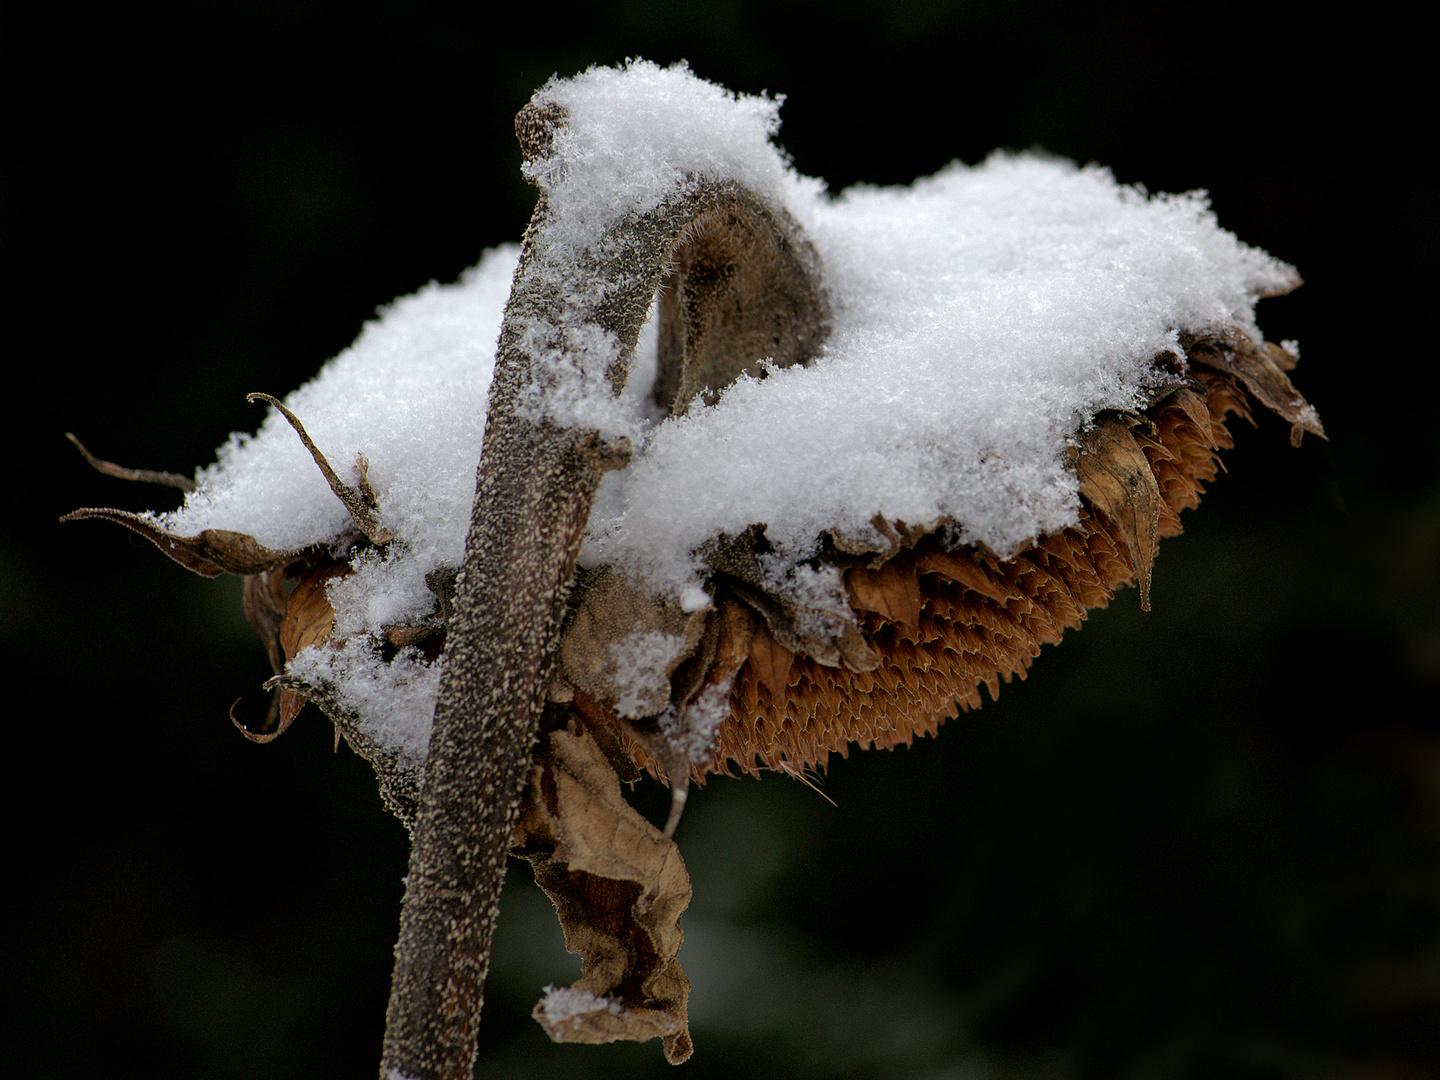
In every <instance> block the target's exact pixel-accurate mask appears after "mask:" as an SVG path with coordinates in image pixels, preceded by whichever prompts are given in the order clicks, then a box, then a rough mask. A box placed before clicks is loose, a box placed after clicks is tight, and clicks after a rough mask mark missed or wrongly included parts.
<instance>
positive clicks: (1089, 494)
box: [1075, 414, 1161, 611]
mask: <svg viewBox="0 0 1440 1080" xmlns="http://www.w3.org/2000/svg"><path fill="white" fill-rule="evenodd" d="M1079 443H1080V445H1079V452H1078V453H1077V454H1076V455H1075V475H1076V476H1077V477H1078V478H1079V480H1080V494H1081V495H1082V496H1083V497H1084V498H1085V500H1086V501H1087V502H1088V503H1089V504H1090V505H1091V506H1093V507H1095V508H1096V509H1097V510H1099V511H1100V512H1101V513H1102V514H1104V515H1105V516H1106V517H1107V518H1108V519H1109V520H1110V522H1111V523H1112V524H1113V525H1114V526H1115V527H1116V529H1117V530H1118V532H1119V535H1120V539H1121V540H1122V541H1123V542H1124V544H1125V547H1126V550H1127V551H1128V552H1129V555H1130V567H1131V569H1132V570H1134V571H1135V577H1136V579H1137V580H1138V582H1139V585H1140V607H1141V608H1142V609H1143V610H1145V611H1149V610H1150V567H1151V565H1152V564H1153V563H1154V561H1155V549H1156V545H1157V543H1158V537H1157V529H1158V528H1159V523H1160V506H1161V498H1160V488H1159V486H1158V485H1157V484H1156V483H1155V474H1154V473H1153V472H1152V471H1151V470H1150V463H1149V461H1147V460H1146V457H1145V454H1144V451H1142V450H1141V449H1140V447H1139V445H1138V444H1137V443H1136V442H1135V439H1134V437H1133V436H1132V435H1131V434H1130V425H1129V424H1128V423H1127V422H1126V421H1125V419H1123V418H1122V417H1120V416H1118V415H1115V414H1109V415H1108V416H1107V417H1105V418H1104V419H1102V420H1099V421H1098V422H1097V423H1096V424H1095V426H1094V427H1093V428H1091V429H1090V430H1089V431H1088V432H1086V433H1085V434H1084V435H1082V436H1081V437H1080V440H1079Z"/></svg>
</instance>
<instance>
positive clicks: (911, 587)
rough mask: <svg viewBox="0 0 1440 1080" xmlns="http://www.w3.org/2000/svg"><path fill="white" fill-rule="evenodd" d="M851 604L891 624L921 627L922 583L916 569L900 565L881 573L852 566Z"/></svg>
mask: <svg viewBox="0 0 1440 1080" xmlns="http://www.w3.org/2000/svg"><path fill="white" fill-rule="evenodd" d="M845 584H846V585H848V586H849V587H850V603H851V604H852V605H853V606H855V607H857V608H859V609H860V610H861V611H873V612H875V613H876V614H877V615H883V616H884V617H885V618H886V619H889V620H890V621H891V622H898V623H903V624H904V625H905V626H911V627H915V626H919V625H920V582H919V581H918V580H917V579H916V577H915V567H914V565H913V564H912V565H908V566H904V567H902V566H901V564H900V563H899V562H897V561H893V560H892V561H891V562H888V563H886V564H885V565H884V566H882V567H880V568H879V569H871V568H870V567H868V566H852V567H850V569H849V570H847V571H846V572H845Z"/></svg>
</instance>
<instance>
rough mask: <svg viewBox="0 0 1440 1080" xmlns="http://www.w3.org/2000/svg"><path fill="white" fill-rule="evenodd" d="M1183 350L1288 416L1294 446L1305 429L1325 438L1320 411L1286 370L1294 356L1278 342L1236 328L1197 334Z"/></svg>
mask: <svg viewBox="0 0 1440 1080" xmlns="http://www.w3.org/2000/svg"><path fill="white" fill-rule="evenodd" d="M1186 353H1187V355H1188V357H1189V359H1190V362H1191V363H1192V364H1201V365H1204V366H1206V367H1211V368H1214V369H1215V370H1216V371H1223V372H1225V373H1226V374H1227V375H1233V376H1235V377H1236V378H1238V379H1239V380H1240V382H1241V383H1243V384H1244V386H1245V389H1246V390H1248V391H1249V392H1250V393H1251V394H1252V395H1254V397H1255V400H1257V401H1259V402H1260V403H1261V404H1262V405H1264V406H1265V407H1266V408H1267V409H1269V410H1270V411H1271V412H1273V413H1275V414H1277V415H1278V416H1281V417H1284V418H1285V419H1286V420H1289V421H1290V442H1291V444H1292V445H1293V446H1299V445H1300V440H1301V439H1302V438H1303V437H1304V436H1305V433H1306V432H1309V433H1310V434H1311V435H1318V436H1320V438H1322V439H1323V438H1325V430H1324V428H1322V427H1321V426H1320V417H1319V415H1318V414H1317V413H1316V412H1315V409H1314V407H1313V406H1312V405H1311V404H1310V403H1309V402H1307V401H1306V400H1305V399H1304V398H1303V397H1301V396H1300V393H1299V391H1297V390H1296V389H1295V386H1294V384H1293V383H1291V382H1290V378H1289V376H1288V375H1286V374H1285V372H1287V371H1290V370H1292V369H1293V368H1294V367H1295V364H1296V358H1295V357H1294V356H1292V355H1291V354H1290V353H1288V352H1286V351H1285V350H1284V349H1282V348H1281V347H1280V346H1279V345H1276V344H1274V343H1273V342H1269V341H1262V342H1261V343H1260V344H1259V345H1257V344H1255V342H1253V341H1251V340H1250V338H1249V337H1247V336H1246V335H1244V334H1242V333H1240V332H1239V331H1235V332H1233V333H1230V334H1227V335H1223V336H1211V337H1204V338H1199V339H1197V340H1195V341H1193V342H1191V343H1190V344H1189V345H1188V347H1187V349H1186Z"/></svg>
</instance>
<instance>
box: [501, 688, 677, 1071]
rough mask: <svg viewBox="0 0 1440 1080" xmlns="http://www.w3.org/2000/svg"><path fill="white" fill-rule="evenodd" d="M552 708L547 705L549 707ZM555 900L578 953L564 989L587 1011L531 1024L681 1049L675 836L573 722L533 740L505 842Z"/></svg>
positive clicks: (560, 1034)
mask: <svg viewBox="0 0 1440 1080" xmlns="http://www.w3.org/2000/svg"><path fill="white" fill-rule="evenodd" d="M552 713H553V710H552ZM512 850H513V852H514V854H516V855H519V856H521V857H523V858H525V859H527V860H529V862H530V864H531V866H532V867H533V868H534V871H535V881H536V883H537V884H538V885H539V886H540V887H541V888H542V889H544V890H545V892H546V894H547V895H548V896H549V897H550V899H551V900H552V901H553V902H554V904H555V910H556V913H557V914H558V916H559V918H560V925H561V927H562V929H563V930H564V933H565V947H566V948H567V949H568V950H569V951H570V952H573V953H578V954H579V955H580V957H581V976H580V978H579V979H578V980H576V982H575V983H574V984H572V986H571V990H573V991H579V992H582V993H583V994H589V995H593V997H594V998H595V999H596V1007H595V1008H594V1009H592V1010H588V1011H585V1010H582V1011H579V1012H576V1011H574V1010H565V1011H564V1014H563V1015H561V1014H559V1012H558V1011H556V1010H547V1008H546V1002H545V1001H542V1002H541V1003H540V1004H539V1005H537V1006H536V1008H535V1011H534V1014H533V1015H534V1017H535V1019H536V1020H537V1021H538V1022H539V1023H540V1024H541V1026H542V1027H544V1028H545V1030H546V1032H547V1033H548V1034H549V1035H550V1037H551V1038H552V1039H554V1040H555V1041H556V1042H584V1043H601V1042H614V1041H616V1040H621V1039H624V1040H638V1041H643V1040H647V1039H652V1038H657V1037H658V1038H660V1039H662V1040H663V1047H664V1051H665V1057H666V1060H668V1061H669V1062H671V1063H672V1064H678V1063H680V1062H682V1061H684V1060H685V1059H686V1058H688V1057H689V1056H690V1051H691V1043H690V1033H689V1023H688V1018H687V1014H686V1003H687V1001H688V999H689V994H690V980H689V978H688V977H687V976H686V975H685V972H684V971H683V970H682V969H681V967H680V964H679V961H678V960H677V959H676V956H677V954H678V953H679V950H680V944H681V942H682V940H683V939H684V935H683V934H682V933H681V930H680V925H679V920H680V915H681V913H682V912H683V911H684V910H685V908H686V907H687V906H688V905H689V903H690V877H689V874H688V873H686V870H685V864H684V862H683V860H682V859H681V858H680V852H679V849H678V848H677V847H676V846H675V843H674V841H672V840H670V839H669V838H668V837H666V836H664V835H663V834H662V833H661V832H660V831H659V830H658V829H656V828H655V827H654V826H653V825H651V824H650V823H649V822H647V821H646V820H645V819H644V818H642V817H641V816H640V815H639V814H638V813H636V811H635V810H634V809H633V808H632V807H631V806H630V805H629V804H628V803H627V802H626V801H625V800H624V798H623V797H622V796H621V794H620V781H619V779H618V777H617V776H616V774H615V770H614V768H613V767H612V766H611V763H610V761H609V760H608V758H607V757H606V754H605V753H604V751H603V750H602V749H601V747H600V744H599V743H598V742H597V741H596V739H595V737H594V736H593V735H592V734H591V733H590V732H589V731H588V730H586V728H585V727H584V726H583V725H582V724H580V723H579V722H578V721H577V720H574V719H572V720H571V721H570V723H569V724H568V726H564V727H559V728H555V729H553V730H551V731H549V732H548V733H546V734H545V735H543V736H542V740H541V744H540V746H539V748H538V749H537V752H536V755H535V759H534V765H533V766H532V769H531V781H530V786H529V789H528V792H527V795H526V802H525V805H524V807H523V808H522V810H521V816H520V821H519V823H518V825H517V828H516V832H515V836H514V843H513V848H512Z"/></svg>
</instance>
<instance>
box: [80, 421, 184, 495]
mask: <svg viewBox="0 0 1440 1080" xmlns="http://www.w3.org/2000/svg"><path fill="white" fill-rule="evenodd" d="M65 438H67V439H69V440H70V441H71V442H72V443H74V444H75V449H76V450H79V451H80V453H81V454H82V455H84V457H85V460H86V461H88V462H89V463H90V467H91V468H92V469H94V470H95V471H96V472H102V473H104V474H105V475H106V476H114V477H116V478H117V479H120V480H135V481H138V482H139V483H142V484H164V485H165V486H166V487H174V488H179V489H180V490H181V491H183V492H185V493H186V494H187V495H188V494H189V493H190V492H192V491H194V490H195V481H194V480H191V479H190V478H189V477H188V476H181V475H180V474H179V473H172V472H159V471H157V470H155V469H127V468H126V467H125V466H124V465H116V464H115V463H114V462H113V461H102V460H101V459H100V458H97V457H96V456H95V455H94V454H92V453H90V451H89V450H86V449H85V444H84V443H82V442H81V441H80V440H79V439H77V438H76V437H75V436H74V435H72V434H71V433H70V432H68V431H67V432H66V433H65Z"/></svg>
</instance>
